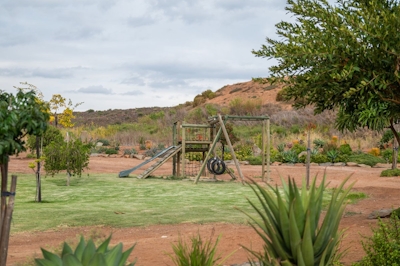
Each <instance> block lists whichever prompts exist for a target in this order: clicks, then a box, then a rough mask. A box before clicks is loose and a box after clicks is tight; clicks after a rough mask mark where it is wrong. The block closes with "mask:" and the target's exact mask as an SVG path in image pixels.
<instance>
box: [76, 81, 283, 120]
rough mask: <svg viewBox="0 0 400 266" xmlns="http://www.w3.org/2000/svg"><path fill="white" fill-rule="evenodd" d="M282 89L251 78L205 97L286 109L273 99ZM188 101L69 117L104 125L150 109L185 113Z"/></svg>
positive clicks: (222, 103) (213, 101)
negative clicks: (255, 100) (212, 96)
mask: <svg viewBox="0 0 400 266" xmlns="http://www.w3.org/2000/svg"><path fill="white" fill-rule="evenodd" d="M281 89H282V86H278V85H269V84H260V83H257V82H254V81H248V82H242V83H237V84H233V85H226V86H224V87H222V88H220V89H218V90H217V91H215V94H216V97H215V98H213V99H207V100H206V102H205V103H203V104H202V105H203V106H204V105H206V104H213V105H217V106H220V107H226V106H229V103H230V102H231V101H232V100H234V99H241V100H243V101H246V100H252V99H260V100H261V103H262V105H266V104H274V105H278V106H279V107H280V109H284V110H287V109H290V104H287V103H282V102H277V101H276V95H277V93H278V92H279V91H280V90H281ZM191 103H192V102H187V103H185V104H183V103H182V104H181V105H178V106H175V107H147V108H133V109H124V110H121V109H113V110H111V109H110V110H107V111H96V110H88V111H86V112H76V113H75V116H76V118H75V119H74V120H73V122H74V123H75V125H76V126H81V125H92V124H93V125H98V126H106V125H109V124H122V123H133V122H137V120H138V118H139V117H141V116H145V115H148V114H151V113H153V112H159V111H164V112H166V111H168V110H171V109H175V110H176V109H179V110H181V112H184V113H188V112H190V111H191V110H193V109H194V108H195V107H193V106H192V104H191Z"/></svg>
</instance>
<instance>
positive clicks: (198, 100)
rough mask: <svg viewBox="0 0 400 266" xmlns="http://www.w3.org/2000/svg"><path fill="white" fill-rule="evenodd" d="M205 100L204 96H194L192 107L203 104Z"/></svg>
mask: <svg viewBox="0 0 400 266" xmlns="http://www.w3.org/2000/svg"><path fill="white" fill-rule="evenodd" d="M205 102H206V98H204V97H203V96H201V95H197V96H196V97H194V100H193V104H192V106H193V107H197V106H199V105H201V104H203V103H205Z"/></svg>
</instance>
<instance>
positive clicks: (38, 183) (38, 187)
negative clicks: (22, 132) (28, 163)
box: [36, 137, 42, 202]
mask: <svg viewBox="0 0 400 266" xmlns="http://www.w3.org/2000/svg"><path fill="white" fill-rule="evenodd" d="M36 158H37V165H36V202H42V184H41V180H40V164H41V162H40V137H36Z"/></svg>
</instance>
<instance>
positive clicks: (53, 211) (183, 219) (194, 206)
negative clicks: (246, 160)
mask: <svg viewBox="0 0 400 266" xmlns="http://www.w3.org/2000/svg"><path fill="white" fill-rule="evenodd" d="M65 183H66V181H65V176H64V175H58V176H56V177H50V176H49V177H46V178H43V179H42V199H43V202H42V203H36V202H34V198H35V190H36V187H35V178H34V176H33V175H23V174H20V175H18V184H17V194H16V202H15V208H14V215H13V221H12V227H11V230H12V232H21V231H32V230H39V231H40V230H47V229H52V228H57V227H73V226H91V225H108V226H114V227H131V226H147V225H152V224H177V223H188V222H189V223H210V222H227V223H239V224H240V223H242V224H243V223H246V221H247V217H246V216H245V215H244V214H243V213H242V212H240V211H238V210H237V209H235V208H234V207H238V208H240V209H241V210H244V211H246V212H250V213H252V212H253V213H254V211H253V209H252V208H251V207H250V205H249V204H248V202H247V200H246V197H248V198H249V199H250V200H252V201H253V202H257V200H256V198H255V195H254V193H253V192H252V190H251V189H250V187H249V186H247V185H245V186H243V185H241V184H240V183H235V182H204V183H203V182H200V183H199V184H197V185H194V184H193V182H191V181H187V180H183V181H182V180H163V179H144V180H143V179H136V178H117V177H115V176H112V175H109V174H94V175H90V176H85V177H81V178H72V179H71V186H69V187H67V186H66V185H65ZM327 192H328V193H326V196H325V197H324V198H325V204H324V205H327V204H328V201H329V200H330V196H329V195H330V192H331V191H330V190H328V191H327ZM358 194H360V193H358ZM358 194H354V193H353V194H352V193H350V194H349V196H348V199H349V200H350V201H351V202H355V201H357V200H359V199H362V198H365V194H363V193H361V194H362V195H358Z"/></svg>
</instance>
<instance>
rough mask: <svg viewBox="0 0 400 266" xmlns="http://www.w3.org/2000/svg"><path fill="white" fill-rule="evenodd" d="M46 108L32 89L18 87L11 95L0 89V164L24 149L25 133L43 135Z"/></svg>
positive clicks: (46, 116)
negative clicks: (15, 92)
mask: <svg viewBox="0 0 400 266" xmlns="http://www.w3.org/2000/svg"><path fill="white" fill-rule="evenodd" d="M47 110H48V106H47V105H46V104H44V103H42V102H40V101H38V100H37V98H36V94H35V92H34V91H28V92H26V93H24V92H23V91H22V89H20V90H18V92H17V94H16V95H13V94H11V93H6V92H4V91H2V90H0V121H1V127H0V165H1V164H6V163H8V157H9V156H10V155H14V154H18V153H20V152H21V151H25V150H26V147H25V141H24V137H25V135H35V136H41V135H43V133H44V132H45V131H46V129H47V122H48V121H49V118H50V116H49V114H48V113H47ZM3 178H5V177H3Z"/></svg>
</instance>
